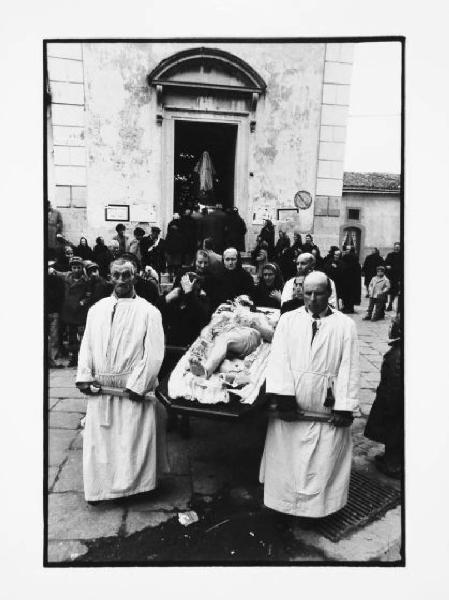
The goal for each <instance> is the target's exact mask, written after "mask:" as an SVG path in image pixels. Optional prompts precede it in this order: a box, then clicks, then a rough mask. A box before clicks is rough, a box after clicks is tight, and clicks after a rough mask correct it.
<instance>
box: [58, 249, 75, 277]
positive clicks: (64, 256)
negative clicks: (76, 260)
mask: <svg viewBox="0 0 449 600" xmlns="http://www.w3.org/2000/svg"><path fill="white" fill-rule="evenodd" d="M73 256H74V254H73V248H72V246H69V245H66V246H63V248H61V249H60V250H59V251H58V252H57V253H56V263H55V265H54V268H55V270H56V271H60V272H61V273H66V272H67V271H70V261H71V260H72V258H73Z"/></svg>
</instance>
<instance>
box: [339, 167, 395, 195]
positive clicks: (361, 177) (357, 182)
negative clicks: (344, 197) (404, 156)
mask: <svg viewBox="0 0 449 600" xmlns="http://www.w3.org/2000/svg"><path fill="white" fill-rule="evenodd" d="M400 189H401V176H400V175H395V174H393V173H354V172H353V171H345V173H344V175H343V191H348V190H367V191H368V190H369V191H379V192H399V191H400Z"/></svg>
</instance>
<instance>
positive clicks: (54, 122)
mask: <svg viewBox="0 0 449 600" xmlns="http://www.w3.org/2000/svg"><path fill="white" fill-rule="evenodd" d="M47 72H48V80H49V87H50V94H51V106H50V109H49V115H48V121H47V124H48V128H49V130H48V136H47V139H48V141H49V152H48V174H49V200H50V201H51V203H52V205H53V206H55V207H56V208H58V209H59V210H60V211H61V213H62V215H63V219H64V235H65V236H66V237H67V238H68V239H69V240H70V241H73V242H78V239H79V238H80V237H81V236H82V235H85V233H86V231H87V220H86V197H87V170H86V145H85V103H84V69H83V54H82V45H81V43H70V44H62V43H61V44H48V45H47Z"/></svg>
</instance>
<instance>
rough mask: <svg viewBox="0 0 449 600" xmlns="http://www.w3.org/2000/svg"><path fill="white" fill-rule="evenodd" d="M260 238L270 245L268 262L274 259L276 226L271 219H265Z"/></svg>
mask: <svg viewBox="0 0 449 600" xmlns="http://www.w3.org/2000/svg"><path fill="white" fill-rule="evenodd" d="M259 236H260V237H261V239H262V240H264V241H265V242H267V244H268V260H273V259H274V225H273V223H272V222H271V221H270V219H265V223H264V225H263V227H262V229H261V230H260V233H259Z"/></svg>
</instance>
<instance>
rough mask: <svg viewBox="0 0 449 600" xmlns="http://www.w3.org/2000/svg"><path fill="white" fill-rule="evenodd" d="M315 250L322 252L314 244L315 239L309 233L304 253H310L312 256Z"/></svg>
mask: <svg viewBox="0 0 449 600" xmlns="http://www.w3.org/2000/svg"><path fill="white" fill-rule="evenodd" d="M314 249H315V250H318V252H319V251H320V249H319V248H318V246H317V245H316V244H314V243H313V237H312V236H311V234H310V233H308V234H307V235H306V241H305V242H304V244H303V247H302V251H303V252H308V253H309V254H312V250H314Z"/></svg>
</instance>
